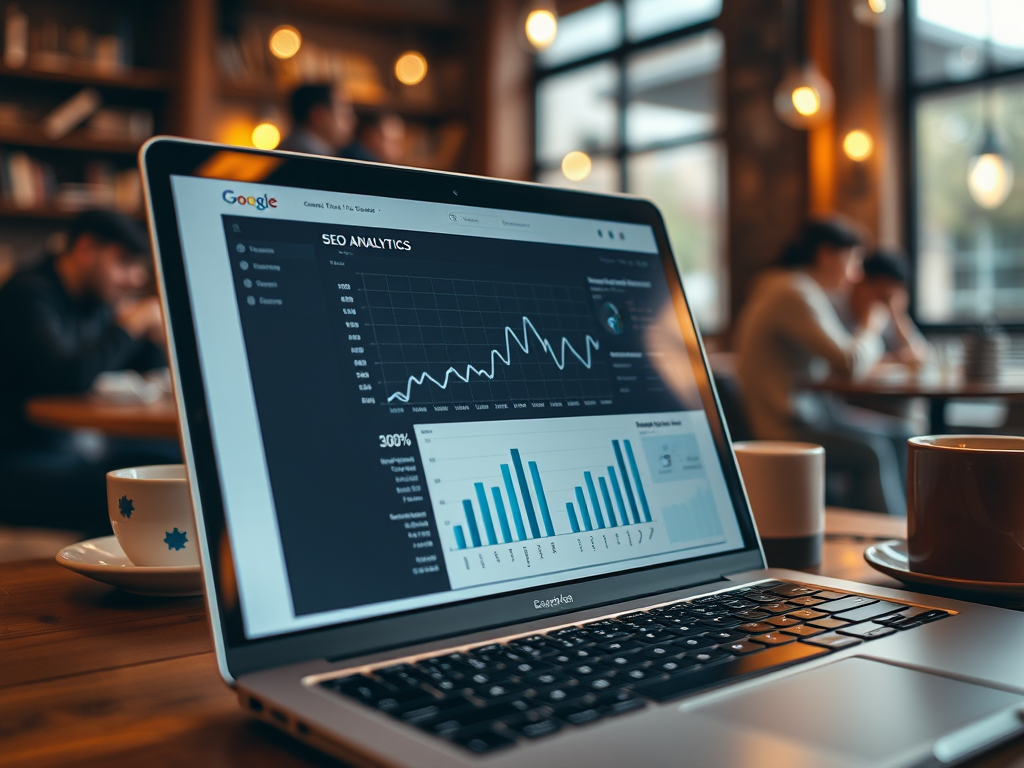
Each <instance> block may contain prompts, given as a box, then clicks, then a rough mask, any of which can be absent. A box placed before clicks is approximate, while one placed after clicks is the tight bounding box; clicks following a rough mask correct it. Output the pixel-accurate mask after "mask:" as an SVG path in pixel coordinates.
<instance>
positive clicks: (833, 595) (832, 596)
mask: <svg viewBox="0 0 1024 768" xmlns="http://www.w3.org/2000/svg"><path fill="white" fill-rule="evenodd" d="M814 596H815V597H816V598H817V599H818V600H838V599H839V598H841V597H846V595H845V594H843V593H842V592H830V591H829V590H827V589H823V590H821V591H820V592H815V593H814Z"/></svg>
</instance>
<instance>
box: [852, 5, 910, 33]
mask: <svg viewBox="0 0 1024 768" xmlns="http://www.w3.org/2000/svg"><path fill="white" fill-rule="evenodd" d="M902 12H903V3H902V0H853V18H855V19H856V20H857V21H858V22H860V23H861V24H863V25H865V26H868V27H886V26H889V25H890V24H892V23H893V22H895V21H896V19H898V18H899V16H900V13H902Z"/></svg>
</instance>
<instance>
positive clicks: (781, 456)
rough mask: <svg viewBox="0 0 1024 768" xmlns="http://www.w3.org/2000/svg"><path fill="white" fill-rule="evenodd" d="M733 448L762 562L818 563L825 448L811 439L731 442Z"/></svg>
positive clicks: (790, 565)
mask: <svg viewBox="0 0 1024 768" xmlns="http://www.w3.org/2000/svg"><path fill="white" fill-rule="evenodd" d="M733 450H735V451H736V460H737V461H738V462H739V465H740V474H741V475H742V476H743V484H744V486H746V489H747V498H748V499H750V508H751V510H752V511H753V513H754V522H755V523H757V532H758V535H760V537H761V545H762V546H763V547H764V553H765V557H766V558H767V560H768V565H771V566H778V567H783V568H806V567H810V566H815V565H818V564H820V563H821V547H822V542H823V540H824V536H825V449H824V448H822V447H821V446H820V445H814V444H813V443H792V442H785V441H781V440H750V441H747V442H741V443H735V444H734V445H733Z"/></svg>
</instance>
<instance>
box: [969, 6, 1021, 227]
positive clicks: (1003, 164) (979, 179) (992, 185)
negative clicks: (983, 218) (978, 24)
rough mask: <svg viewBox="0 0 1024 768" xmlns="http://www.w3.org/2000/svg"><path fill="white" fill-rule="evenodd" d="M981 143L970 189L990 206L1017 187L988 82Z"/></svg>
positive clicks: (977, 199)
mask: <svg viewBox="0 0 1024 768" xmlns="http://www.w3.org/2000/svg"><path fill="white" fill-rule="evenodd" d="M991 46H992V0H988V37H987V38H986V40H985V74H986V75H987V76H990V75H991V74H992V55H991V54H992V51H991ZM982 98H983V99H984V107H983V109H984V125H983V127H982V139H981V144H980V145H979V146H978V151H977V152H975V153H974V155H973V156H972V157H971V159H970V160H969V161H968V163H967V189H968V191H969V192H970V193H971V197H972V198H974V202H976V203H977V204H978V205H980V206H981V207H982V208H988V209H990V210H992V209H995V208H998V207H999V206H1001V205H1002V204H1003V203H1005V202H1006V198H1007V197H1009V196H1010V192H1011V191H1013V163H1012V162H1010V158H1009V156H1008V155H1007V154H1006V150H1005V149H1004V148H1003V145H1002V143H1001V142H1000V141H999V137H998V136H997V135H996V129H995V121H994V120H993V117H992V110H993V105H992V89H991V87H990V86H989V85H988V84H987V83H986V85H985V88H984V91H983V92H982Z"/></svg>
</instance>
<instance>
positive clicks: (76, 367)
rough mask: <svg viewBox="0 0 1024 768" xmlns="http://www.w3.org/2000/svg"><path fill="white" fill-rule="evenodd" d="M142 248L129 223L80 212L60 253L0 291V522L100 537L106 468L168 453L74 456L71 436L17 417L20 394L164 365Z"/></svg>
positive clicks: (64, 389) (120, 450)
mask: <svg viewBox="0 0 1024 768" xmlns="http://www.w3.org/2000/svg"><path fill="white" fill-rule="evenodd" d="M148 253H149V243H148V239H147V238H146V235H145V232H144V231H143V229H142V228H141V227H140V226H139V225H138V224H137V223H136V222H135V221H133V220H131V219H129V218H127V217H125V216H122V215H120V214H116V213H110V212H105V211H88V212H85V213H82V214H80V215H79V216H78V218H77V219H75V221H74V222H72V225H71V228H70V231H69V233H68V241H67V247H66V248H65V249H64V250H63V252H62V253H60V254H58V255H56V256H53V257H50V258H47V259H45V260H44V261H43V262H42V263H40V264H38V265H36V266H34V267H30V268H28V269H25V270H23V271H20V272H18V273H16V274H15V275H14V276H13V277H12V278H11V279H10V280H9V281H8V282H7V283H6V284H5V285H4V286H3V288H0V361H2V362H0V520H3V521H4V522H17V523H30V524H32V525H36V526H40V527H46V526H50V527H71V528H74V529H76V530H85V531H88V532H109V525H108V524H107V523H106V513H105V508H106V503H105V491H104V486H105V473H106V470H107V469H108V468H116V467H117V466H131V465H132V464H141V463H154V459H156V460H164V461H166V460H175V458H176V454H177V452H176V450H175V449H173V448H170V449H168V448H166V447H156V448H155V449H154V450H152V451H151V450H149V447H143V448H142V449H140V450H131V449H130V447H129V446H126V445H124V444H119V443H117V442H115V441H111V442H109V443H108V444H107V445H105V446H102V445H101V446H98V447H97V446H96V445H95V444H94V445H93V450H92V451H91V452H83V451H82V450H81V449H80V447H79V446H80V443H79V442H77V441H76V439H75V438H74V436H72V435H69V434H66V433H60V432H54V431H51V430H44V429H41V428H38V427H34V426H33V425H31V424H29V423H28V422H27V420H26V419H25V416H24V408H25V403H26V401H27V400H28V399H29V398H31V397H34V396H37V395H44V394H59V393H79V392H85V391H87V390H88V389H89V388H90V387H91V386H92V384H93V381H94V380H95V378H96V376H97V375H99V374H100V373H102V372H104V371H112V370H122V369H134V370H138V371H145V370H149V369H153V368H158V367H161V366H164V365H166V362H165V356H164V354H163V350H162V346H163V343H164V342H163V338H164V337H163V323H162V318H161V313H160V305H159V302H158V300H157V298H156V297H155V296H142V295H141V294H142V291H143V289H144V288H145V287H146V285H147V284H148V282H149V268H148V263H149V262H148ZM135 447H136V448H139V446H135ZM126 448H127V449H128V450H126ZM122 462H123V463H122Z"/></svg>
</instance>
